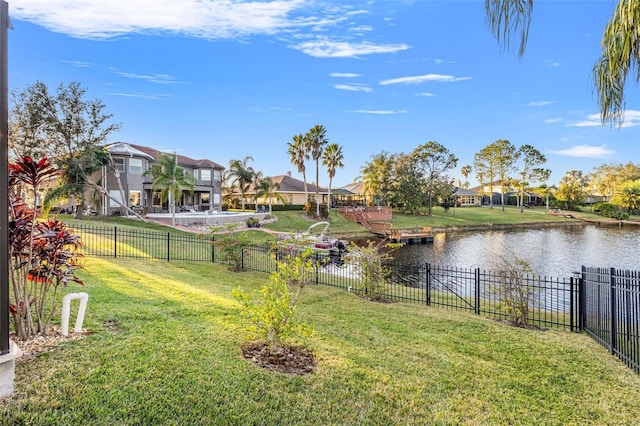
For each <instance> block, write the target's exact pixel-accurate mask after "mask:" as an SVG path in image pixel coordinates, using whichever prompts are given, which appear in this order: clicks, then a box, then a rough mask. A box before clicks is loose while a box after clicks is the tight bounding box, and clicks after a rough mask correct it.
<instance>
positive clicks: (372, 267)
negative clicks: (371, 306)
mask: <svg viewBox="0 0 640 426" xmlns="http://www.w3.org/2000/svg"><path fill="white" fill-rule="evenodd" d="M388 246H389V244H385V245H382V244H378V245H376V244H374V242H373V241H367V245H366V246H364V247H351V248H349V251H350V254H349V256H348V257H347V262H348V263H349V264H351V265H353V267H354V270H355V273H356V275H357V276H358V278H359V281H358V284H357V285H356V290H357V291H358V293H359V294H360V295H361V296H363V297H369V298H370V299H372V300H377V301H382V300H386V297H385V296H386V294H387V286H388V281H389V276H390V274H391V271H390V269H389V268H388V267H387V266H385V262H388V261H390V260H392V259H393V257H392V256H391V255H390V254H389V253H385V252H383V251H382V250H383V248H385V247H388Z"/></svg>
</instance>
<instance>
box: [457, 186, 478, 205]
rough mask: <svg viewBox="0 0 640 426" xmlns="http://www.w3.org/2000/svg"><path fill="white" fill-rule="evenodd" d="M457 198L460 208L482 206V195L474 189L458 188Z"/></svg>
mask: <svg viewBox="0 0 640 426" xmlns="http://www.w3.org/2000/svg"><path fill="white" fill-rule="evenodd" d="M456 198H457V205H458V206H460V207H466V206H481V205H482V195H480V194H478V193H477V192H476V191H474V190H472V189H465V188H457V190H456Z"/></svg>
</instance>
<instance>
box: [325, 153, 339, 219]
mask: <svg viewBox="0 0 640 426" xmlns="http://www.w3.org/2000/svg"><path fill="white" fill-rule="evenodd" d="M342 160H344V154H343V153H342V147H341V146H340V145H338V144H337V143H332V144H329V145H327V147H326V148H325V150H324V152H323V153H322V165H324V166H325V167H326V168H327V174H328V175H329V201H328V202H327V211H328V212H329V214H331V184H332V183H333V178H334V177H335V175H336V169H337V168H338V167H340V168H342V167H344V163H343V162H342Z"/></svg>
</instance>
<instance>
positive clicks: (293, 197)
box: [235, 174, 329, 205]
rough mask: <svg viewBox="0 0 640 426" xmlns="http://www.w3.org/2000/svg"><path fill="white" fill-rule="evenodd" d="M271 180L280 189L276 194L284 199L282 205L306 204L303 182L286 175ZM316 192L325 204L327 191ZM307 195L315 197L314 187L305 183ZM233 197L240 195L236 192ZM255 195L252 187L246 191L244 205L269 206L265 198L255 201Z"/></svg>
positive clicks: (320, 189)
mask: <svg viewBox="0 0 640 426" xmlns="http://www.w3.org/2000/svg"><path fill="white" fill-rule="evenodd" d="M271 180H272V181H273V183H277V184H278V185H280V189H278V190H277V191H275V192H277V193H278V194H280V196H282V198H283V199H284V204H298V205H304V204H305V203H306V201H307V200H306V199H305V195H304V182H303V181H301V180H298V179H296V178H294V177H291V175H289V174H286V175H278V176H271ZM318 190H319V191H318V192H319V195H320V196H321V199H320V202H321V203H326V202H327V197H328V195H329V194H328V191H327V189H326V188H322V187H320V188H318ZM307 193H308V195H309V197H310V198H313V197H315V194H316V186H315V185H313V184H311V183H309V182H307ZM235 195H237V196H238V197H239V196H240V194H239V193H238V192H237V190H236V193H235ZM255 195H256V190H255V189H254V188H253V186H251V188H250V189H249V191H247V192H246V193H245V203H256V204H265V205H266V204H269V200H268V199H267V198H266V197H261V198H259V199H258V200H255ZM273 204H274V205H276V204H279V205H282V204H283V203H282V201H281V200H276V199H274V200H273Z"/></svg>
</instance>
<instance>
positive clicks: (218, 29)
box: [11, 0, 318, 39]
mask: <svg viewBox="0 0 640 426" xmlns="http://www.w3.org/2000/svg"><path fill="white" fill-rule="evenodd" d="M305 7H307V2H305V0H272V1H214V0H180V1H175V0H135V1H114V0H75V1H73V2H71V4H70V2H69V0H47V1H42V0H16V1H15V2H12V3H11V16H12V18H15V19H20V20H26V21H29V22H33V23H36V24H38V25H41V26H43V27H46V28H48V29H50V30H52V31H56V32H60V33H64V34H68V35H71V36H73V37H79V38H109V37H114V36H120V35H123V34H128V33H143V32H170V33H181V34H185V35H189V36H193V37H201V38H207V39H216V38H228V37H235V36H238V35H252V34H273V33H275V32H277V31H279V30H282V29H285V28H290V27H295V26H300V25H313V24H317V22H315V21H318V19H315V18H306V19H302V18H292V17H291V15H292V14H293V13H294V12H296V11H299V10H301V9H303V8H305Z"/></svg>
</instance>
